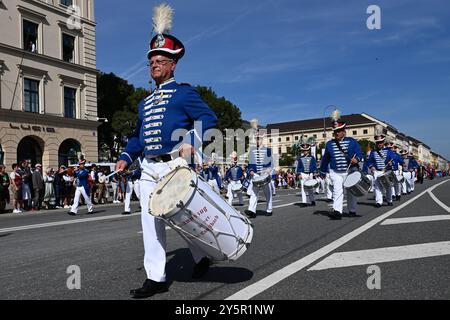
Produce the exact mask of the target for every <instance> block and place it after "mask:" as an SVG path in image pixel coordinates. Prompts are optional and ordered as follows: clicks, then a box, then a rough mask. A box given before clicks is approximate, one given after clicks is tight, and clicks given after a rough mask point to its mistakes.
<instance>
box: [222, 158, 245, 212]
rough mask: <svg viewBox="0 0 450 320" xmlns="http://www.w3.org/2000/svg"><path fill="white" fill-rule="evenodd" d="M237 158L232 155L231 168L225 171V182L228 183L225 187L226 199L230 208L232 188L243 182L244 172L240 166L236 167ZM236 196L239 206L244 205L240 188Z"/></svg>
mask: <svg viewBox="0 0 450 320" xmlns="http://www.w3.org/2000/svg"><path fill="white" fill-rule="evenodd" d="M237 163H238V158H237V155H234V154H233V155H232V162H231V167H230V168H229V169H228V170H227V172H226V173H225V180H226V181H227V182H228V186H227V189H228V190H227V191H228V192H227V198H228V204H229V205H230V206H232V205H233V186H235V185H236V184H238V183H240V184H241V185H242V181H243V180H244V171H243V170H242V168H241V167H240V166H238V164H237ZM237 195H238V197H239V205H240V206H243V205H244V199H243V196H242V188H241V190H239V191H237Z"/></svg>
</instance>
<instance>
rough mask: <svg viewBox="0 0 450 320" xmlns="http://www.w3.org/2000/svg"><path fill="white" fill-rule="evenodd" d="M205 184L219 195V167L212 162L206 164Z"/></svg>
mask: <svg viewBox="0 0 450 320" xmlns="http://www.w3.org/2000/svg"><path fill="white" fill-rule="evenodd" d="M206 177H207V180H206V181H207V182H208V184H209V185H210V186H211V187H212V188H213V190H214V191H215V192H216V193H218V194H220V189H221V186H220V182H221V181H220V177H219V167H218V166H216V164H215V163H214V162H212V161H210V162H209V163H208V170H207V172H206Z"/></svg>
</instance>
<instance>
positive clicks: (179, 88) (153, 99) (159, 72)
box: [116, 4, 217, 298]
mask: <svg viewBox="0 0 450 320" xmlns="http://www.w3.org/2000/svg"><path fill="white" fill-rule="evenodd" d="M162 11H165V12H166V13H167V11H169V13H170V14H169V15H168V14H161V12H162ZM172 12H173V10H172V9H171V8H170V7H169V6H168V5H165V4H163V5H160V6H158V7H157V8H155V11H154V18H153V22H154V31H155V33H156V35H155V36H154V37H153V38H152V40H151V42H150V51H149V52H148V59H149V65H150V71H151V76H152V78H153V79H154V80H155V82H156V88H155V90H154V91H153V92H152V93H151V94H150V95H149V96H148V97H147V98H145V99H144V100H142V101H141V102H140V103H139V108H138V110H139V117H138V121H137V124H136V129H135V131H134V133H133V134H132V135H131V136H130V137H129V139H128V144H127V146H126V148H125V150H124V152H123V153H122V154H121V155H120V157H119V161H118V162H117V164H116V170H118V171H121V170H124V169H125V168H126V167H127V166H129V165H130V164H131V163H132V162H133V161H134V160H135V159H136V158H137V157H138V156H140V155H141V153H142V152H144V155H145V157H144V159H143V160H142V176H141V179H140V181H139V185H140V193H141V199H140V204H141V210H142V211H141V222H142V230H143V240H144V249H145V255H144V268H145V271H146V274H147V279H146V280H145V282H144V284H143V286H142V287H141V288H138V289H135V290H131V291H130V294H131V295H132V297H134V298H145V297H150V296H152V295H154V294H156V293H161V292H166V291H167V290H168V286H167V282H166V272H165V266H166V251H165V248H166V233H165V223H164V222H163V221H162V220H161V219H156V218H155V217H153V216H152V215H151V214H149V197H150V194H151V193H152V191H153V190H154V188H155V186H156V183H157V181H158V180H159V179H160V178H161V177H162V176H164V175H165V174H167V173H168V172H170V167H169V165H168V164H167V162H168V161H170V160H171V159H172V158H176V157H178V156H181V157H183V158H192V156H193V155H194V154H195V151H196V150H195V149H194V145H197V146H201V143H202V141H201V137H203V134H204V131H206V130H207V129H210V128H214V127H215V126H216V124H217V117H216V116H215V114H214V112H213V111H212V110H211V109H210V108H209V107H208V106H207V105H206V104H205V102H203V100H202V99H201V98H200V95H199V94H198V92H197V91H196V90H195V89H194V88H193V87H191V86H190V85H186V84H179V83H177V82H176V81H175V78H174V72H175V68H176V66H177V63H178V62H179V60H180V59H181V58H182V57H183V55H184V53H185V48H184V45H183V44H182V43H181V41H180V40H178V39H177V38H175V37H174V36H172V35H169V34H168V32H169V30H168V28H170V26H171V25H172V21H171V16H172ZM161 16H164V17H165V18H164V19H158V18H157V17H161ZM195 121H199V122H201V124H202V126H201V131H202V132H200V130H197V128H196V127H194V122H195ZM177 129H185V130H189V134H187V135H186V136H185V137H184V139H183V137H181V138H180V139H178V140H176V141H174V139H173V138H172V133H173V132H174V131H175V130H177ZM194 139H197V140H195V141H194ZM199 140H200V141H199ZM188 245H189V247H190V250H191V253H192V255H193V258H194V261H195V265H194V272H193V274H192V277H193V278H199V277H202V276H203V275H204V274H205V273H206V272H207V271H208V269H209V266H210V260H209V259H208V258H207V257H205V255H204V253H203V252H201V251H199V250H198V249H196V248H195V247H193V246H192V245H190V244H188Z"/></svg>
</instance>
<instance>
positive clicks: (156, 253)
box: [139, 158, 204, 282]
mask: <svg viewBox="0 0 450 320" xmlns="http://www.w3.org/2000/svg"><path fill="white" fill-rule="evenodd" d="M141 167H142V169H143V171H142V176H141V180H140V181H139V190H140V195H141V198H140V204H141V223H142V237H143V241H144V251H145V252H144V268H145V272H146V273H147V278H148V279H151V280H153V281H157V282H163V281H166V229H165V228H166V224H165V222H164V221H163V220H162V219H159V218H155V217H154V216H152V215H151V214H150V213H149V199H150V194H151V193H152V192H153V190H154V189H155V186H156V179H155V176H154V175H155V173H157V174H158V175H159V177H160V178H161V177H162V176H164V175H166V174H167V173H169V172H170V168H169V166H168V165H167V163H164V162H154V161H152V160H148V159H146V158H144V160H143V161H142V166H141ZM174 196H175V195H174ZM188 245H189V249H190V250H191V253H192V256H193V258H194V261H195V262H196V263H197V262H199V261H200V260H201V259H202V258H203V257H204V254H203V253H202V252H201V251H200V250H199V249H197V248H196V247H194V246H193V245H191V244H190V243H189V242H188Z"/></svg>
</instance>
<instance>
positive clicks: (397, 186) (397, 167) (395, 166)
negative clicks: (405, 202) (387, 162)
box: [387, 142, 403, 201]
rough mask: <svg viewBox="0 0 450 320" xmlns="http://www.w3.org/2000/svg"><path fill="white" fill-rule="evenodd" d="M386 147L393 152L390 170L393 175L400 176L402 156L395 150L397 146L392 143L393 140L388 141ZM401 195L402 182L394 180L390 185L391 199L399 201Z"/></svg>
mask: <svg viewBox="0 0 450 320" xmlns="http://www.w3.org/2000/svg"><path fill="white" fill-rule="evenodd" d="M387 147H388V148H389V149H391V150H392V153H393V154H394V160H393V161H392V170H393V171H394V173H395V176H396V177H397V176H400V175H402V174H403V172H402V171H403V170H402V168H403V158H402V156H401V155H400V154H399V153H398V152H397V150H398V147H397V146H396V145H394V143H393V142H389V143H388V144H387ZM401 197H402V184H401V182H398V180H397V181H394V185H393V186H392V200H394V199H395V200H396V201H400V200H401Z"/></svg>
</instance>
